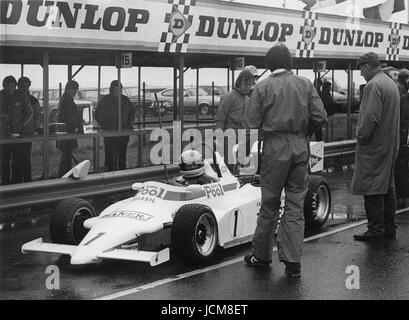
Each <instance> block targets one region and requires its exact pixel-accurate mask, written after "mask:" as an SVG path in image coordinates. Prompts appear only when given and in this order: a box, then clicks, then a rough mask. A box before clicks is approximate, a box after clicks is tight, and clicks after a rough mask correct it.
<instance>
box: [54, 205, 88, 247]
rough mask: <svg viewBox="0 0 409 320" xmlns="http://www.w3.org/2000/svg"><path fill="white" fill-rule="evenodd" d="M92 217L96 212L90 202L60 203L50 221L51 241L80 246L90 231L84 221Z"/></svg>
mask: <svg viewBox="0 0 409 320" xmlns="http://www.w3.org/2000/svg"><path fill="white" fill-rule="evenodd" d="M92 217H95V210H94V208H93V207H92V206H91V204H90V203H89V202H88V201H86V200H83V199H78V198H72V199H64V200H62V201H60V202H59V203H58V204H57V206H56V208H55V213H54V214H53V215H52V217H51V221H50V236H51V241H52V242H54V243H61V244H71V245H78V244H79V243H80V242H81V241H82V239H84V237H85V235H86V234H87V233H88V231H89V229H87V228H85V227H84V225H83V224H84V221H85V220H86V219H89V218H92Z"/></svg>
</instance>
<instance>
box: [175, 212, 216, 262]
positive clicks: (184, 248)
mask: <svg viewBox="0 0 409 320" xmlns="http://www.w3.org/2000/svg"><path fill="white" fill-rule="evenodd" d="M217 242H218V233H217V221H216V218H215V216H214V214H213V212H212V210H211V209H210V208H209V207H208V206H205V205H201V204H187V205H184V206H182V207H181V208H180V209H179V210H178V211H177V212H176V214H175V218H174V219H173V223H172V230H171V243H172V248H173V249H174V251H175V254H176V256H177V257H178V258H179V259H180V260H182V261H183V262H185V263H188V264H196V263H201V262H206V261H208V260H210V259H211V258H212V257H213V255H214V253H215V251H216V248H217Z"/></svg>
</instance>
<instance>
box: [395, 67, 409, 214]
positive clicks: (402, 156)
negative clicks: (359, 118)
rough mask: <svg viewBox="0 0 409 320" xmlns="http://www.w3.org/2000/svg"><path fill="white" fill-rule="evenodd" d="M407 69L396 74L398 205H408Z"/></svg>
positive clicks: (408, 77)
mask: <svg viewBox="0 0 409 320" xmlns="http://www.w3.org/2000/svg"><path fill="white" fill-rule="evenodd" d="M408 80H409V70H407V69H402V70H400V71H399V75H398V89H399V93H400V125H399V128H400V139H399V141H400V143H399V153H398V157H397V158H396V162H395V187H396V197H397V200H398V206H399V207H408V206H409V146H408V130H409V93H408Z"/></svg>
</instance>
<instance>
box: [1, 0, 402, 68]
mask: <svg viewBox="0 0 409 320" xmlns="http://www.w3.org/2000/svg"><path fill="white" fill-rule="evenodd" d="M1 12H2V13H1V15H0V44H1V52H0V53H1V54H0V62H1V63H24V64H35V63H41V61H42V52H43V48H48V49H49V53H50V55H49V57H50V63H51V64H81V65H115V53H116V52H118V51H121V52H125V51H127V52H132V54H133V65H135V66H163V67H165V66H166V67H172V66H178V61H179V59H178V56H179V54H183V55H184V58H185V66H186V67H192V68H195V67H227V66H229V65H230V62H231V59H232V58H235V57H245V61H246V64H253V65H256V66H257V67H259V68H263V67H264V66H265V63H264V55H265V53H266V52H267V50H268V49H269V48H270V47H271V46H272V45H274V44H275V43H276V42H283V43H285V44H286V45H287V46H288V47H289V49H290V51H291V53H292V55H293V57H294V67H295V68H299V69H302V68H308V69H310V68H312V67H313V61H314V60H326V61H327V68H331V69H346V68H348V64H351V65H352V67H354V62H355V60H356V59H357V58H358V57H359V56H361V55H362V54H364V53H366V52H369V51H373V52H376V53H377V54H378V55H379V58H380V59H381V60H383V61H388V65H394V66H403V65H405V64H406V62H407V61H409V26H408V25H406V24H397V23H388V22H380V21H375V20H367V19H352V18H348V17H341V16H335V15H328V14H320V13H313V12H306V11H297V10H288V9H281V8H272V7H263V6H255V5H248V4H241V3H232V2H226V1H217V0H183V1H182V0H149V1H148V0H133V1H126V0H117V1H115V2H112V1H102V2H101V1H96V0H76V1H75V2H72V1H58V2H57V1H40V0H32V1H21V0H20V1H19V0H1Z"/></svg>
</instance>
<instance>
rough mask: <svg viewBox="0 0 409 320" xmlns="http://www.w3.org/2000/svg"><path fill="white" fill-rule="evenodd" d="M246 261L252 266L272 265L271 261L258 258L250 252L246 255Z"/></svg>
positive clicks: (266, 266)
mask: <svg viewBox="0 0 409 320" xmlns="http://www.w3.org/2000/svg"><path fill="white" fill-rule="evenodd" d="M244 262H246V264H247V265H248V266H251V267H265V268H268V267H270V263H271V262H267V261H262V260H259V259H257V258H256V256H255V255H254V254H248V255H246V256H245V257H244Z"/></svg>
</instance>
